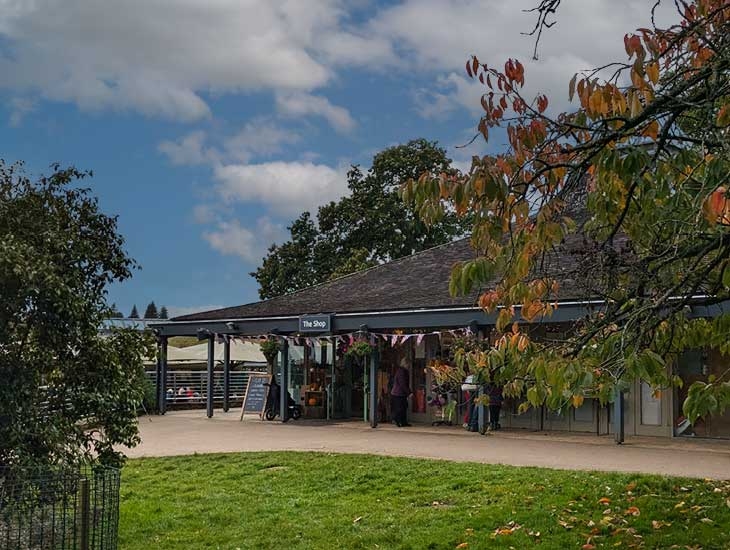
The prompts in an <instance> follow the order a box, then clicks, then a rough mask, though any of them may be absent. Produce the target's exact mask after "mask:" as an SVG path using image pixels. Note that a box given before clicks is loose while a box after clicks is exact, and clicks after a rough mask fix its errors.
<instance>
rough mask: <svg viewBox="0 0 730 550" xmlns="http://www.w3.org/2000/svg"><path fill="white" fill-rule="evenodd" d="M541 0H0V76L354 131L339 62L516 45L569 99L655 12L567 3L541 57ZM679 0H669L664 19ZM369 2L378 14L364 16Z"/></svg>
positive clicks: (50, 88)
mask: <svg viewBox="0 0 730 550" xmlns="http://www.w3.org/2000/svg"><path fill="white" fill-rule="evenodd" d="M536 2H537V0H511V1H506V0H401V1H399V2H394V3H391V4H389V5H388V6H387V7H382V8H377V7H376V8H375V9H370V8H372V6H373V4H369V3H367V4H368V10H362V8H363V2H362V1H353V0H246V1H241V0H178V1H176V2H170V1H169V0H125V1H123V2H119V1H118V2H98V1H95V0H33V1H30V0H28V1H22V0H0V39H2V41H3V43H4V44H5V45H6V47H5V48H4V51H5V53H4V54H0V88H6V89H9V90H12V91H13V92H14V93H18V94H19V95H22V96H23V97H25V96H27V95H28V92H30V93H31V94H37V95H38V96H39V97H41V98H47V99H52V100H61V101H71V102H74V103H76V104H77V105H79V106H80V107H81V108H84V109H91V110H99V109H123V110H135V111H138V112H141V113H145V114H148V115H154V116H161V117H167V118H172V119H176V120H186V121H190V120H197V119H201V118H205V117H209V116H210V115H211V113H210V108H209V106H208V104H207V102H206V99H205V98H206V96H207V95H209V94H216V95H217V94H225V93H231V94H235V93H240V92H250V91H262V90H263V91H269V92H273V93H275V94H276V95H277V107H278V108H279V109H280V110H281V112H283V113H284V114H287V115H290V116H321V117H324V118H325V119H326V120H327V121H328V122H329V123H330V124H331V125H332V126H333V127H334V128H335V129H337V130H338V131H340V132H347V131H351V130H352V129H353V128H354V126H355V123H354V120H353V118H352V116H351V115H350V113H349V112H348V111H347V109H346V107H347V106H336V105H332V104H331V103H330V102H329V101H328V100H327V99H326V98H325V97H324V96H323V95H322V94H321V92H317V91H318V90H322V89H323V88H324V87H326V86H327V85H328V84H330V83H331V82H332V81H333V80H334V79H335V78H337V76H338V75H337V72H338V70H340V69H342V68H343V67H347V68H352V67H362V68H365V69H367V70H369V71H371V72H374V73H382V72H384V71H386V70H387V71H392V70H393V69H394V68H395V69H397V70H400V71H403V72H404V74H408V75H411V74H413V73H418V74H419V75H423V76H426V77H427V78H433V79H436V78H437V77H438V76H439V75H440V76H441V77H442V78H446V79H449V78H451V76H450V75H452V74H455V75H458V76H459V77H460V78H463V75H464V73H463V66H464V63H465V61H466V59H467V57H468V56H469V55H471V54H473V53H475V54H477V55H479V56H480V58H481V59H482V60H484V61H486V62H488V63H491V64H495V65H497V66H501V65H502V63H503V62H504V61H505V60H506V59H507V58H508V57H517V58H519V59H520V60H522V61H523V63H524V64H525V65H526V68H527V78H528V85H529V86H530V91H536V90H538V89H539V90H541V91H545V92H548V93H549V94H551V95H552V96H554V97H553V101H555V102H558V103H562V102H563V101H564V99H565V97H566V95H567V94H566V82H567V81H568V80H569V78H570V75H571V74H572V73H573V72H575V71H577V70H580V69H586V68H591V67H594V66H597V65H601V64H603V63H604V62H606V61H611V60H616V59H624V58H625V52H624V51H623V44H622V37H623V35H624V34H625V33H626V32H628V31H631V30H632V29H634V28H636V27H638V26H645V25H647V24H648V23H649V12H650V9H651V6H652V4H653V0H642V1H638V0H581V1H573V2H567V1H566V2H563V3H562V4H561V6H560V8H559V10H558V13H557V15H556V19H557V25H556V26H555V27H554V28H552V29H549V30H548V31H547V32H546V33H544V35H543V39H542V43H541V45H540V60H539V61H538V62H533V61H530V58H531V56H532V49H533V44H534V38H533V37H528V36H522V35H521V33H522V32H524V31H528V30H530V29H531V27H532V25H533V24H534V21H535V16H534V14H526V13H524V11H523V10H524V9H526V8H532V7H534V6H535V4H536ZM672 4H673V3H672V2H663V3H662V5H661V7H660V10H659V11H660V20H661V21H662V22H666V21H667V20H669V19H671V18H670V17H668V15H669V14H672V13H673V7H672ZM366 12H370V13H374V15H373V16H372V18H371V19H370V20H369V21H359V20H358V14H362V13H366ZM451 83H452V86H455V87H456V89H455V90H452V91H447V90H444V89H442V88H440V87H439V84H438V82H437V83H436V84H437V85H436V88H437V89H436V90H435V91H434V94H435V95H432V96H431V97H430V99H431V101H428V99H429V98H428V94H423V93H422V94H421V105H422V106H424V107H425V108H424V115H426V116H438V115H439V114H441V115H443V114H448V112H449V110H453V109H454V108H460V106H461V105H463V104H464V97H465V96H460V95H459V94H460V89H459V87H458V84H455V83H454V81H451ZM439 94H441V95H439ZM453 96H456V98H454V97H453ZM450 100H451V101H450Z"/></svg>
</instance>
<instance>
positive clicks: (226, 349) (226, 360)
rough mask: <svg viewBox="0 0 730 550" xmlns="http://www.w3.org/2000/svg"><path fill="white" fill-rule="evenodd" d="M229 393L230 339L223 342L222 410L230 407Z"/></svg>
mask: <svg viewBox="0 0 730 550" xmlns="http://www.w3.org/2000/svg"><path fill="white" fill-rule="evenodd" d="M230 393H231V339H230V337H228V338H226V339H225V341H224V342H223V412H228V409H230V403H229V398H230V395H229V394H230Z"/></svg>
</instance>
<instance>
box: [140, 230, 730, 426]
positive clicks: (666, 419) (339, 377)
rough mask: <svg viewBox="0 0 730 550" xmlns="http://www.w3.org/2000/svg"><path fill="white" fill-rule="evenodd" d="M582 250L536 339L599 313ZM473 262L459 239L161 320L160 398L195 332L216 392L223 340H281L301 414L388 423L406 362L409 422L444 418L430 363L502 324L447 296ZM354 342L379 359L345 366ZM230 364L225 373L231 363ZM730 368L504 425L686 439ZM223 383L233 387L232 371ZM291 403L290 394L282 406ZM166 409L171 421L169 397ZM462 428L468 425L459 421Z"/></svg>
mask: <svg viewBox="0 0 730 550" xmlns="http://www.w3.org/2000/svg"><path fill="white" fill-rule="evenodd" d="M580 247H581V242H580V240H579V238H578V237H577V236H573V237H572V238H569V239H568V241H567V242H566V243H565V244H564V246H563V247H562V249H561V252H560V253H559V255H558V256H557V257H556V258H555V259H554V260H553V264H552V266H551V267H550V270H551V271H550V276H552V277H554V278H556V279H557V280H558V281H559V282H560V285H561V291H560V296H561V300H560V301H559V302H558V308H557V309H556V310H555V312H554V313H553V315H552V316H551V317H550V318H548V319H546V320H543V321H541V322H540V323H539V324H532V325H529V330H530V333H531V336H532V337H533V338H536V339H539V338H552V337H558V336H561V335H564V334H566V333H567V332H568V331H570V330H571V327H572V326H573V323H574V322H575V321H576V320H578V319H580V318H583V317H585V316H586V315H587V314H589V313H592V312H595V311H597V310H600V309H601V308H602V307H603V302H602V301H601V300H595V299H591V298H590V297H587V296H585V293H584V292H582V291H581V289H580V284H579V281H577V280H575V275H574V274H575V273H576V272H577V270H576V269H574V268H575V264H576V262H577V260H576V258H575V253H576V251H578V250H579V249H580ZM473 256H474V252H473V250H472V249H471V247H470V245H469V241H468V239H463V240H459V241H455V242H452V243H449V244H446V245H442V246H438V247H435V248H432V249H429V250H426V251H424V252H421V253H418V254H414V255H411V256H408V257H405V258H402V259H399V260H395V261H392V262H389V263H386V264H383V265H380V266H377V267H373V268H371V269H367V270H364V271H360V272H357V273H354V274H351V275H348V276H345V277H341V278H338V279H335V280H332V281H328V282H326V283H323V284H319V285H315V286H312V287H310V288H307V289H304V290H301V291H297V292H294V293H291V294H288V295H284V296H280V297H277V298H272V299H269V300H263V301H260V302H255V303H251V304H245V305H241V306H234V307H227V308H223V309H217V310H213V311H206V312H201V313H195V314H191V315H185V316H181V317H176V318H174V319H172V320H170V321H165V322H159V323H153V324H152V326H153V328H154V329H155V331H156V332H157V334H158V336H159V342H160V354H159V360H158V365H157V369H158V381H160V383H159V384H158V394H159V395H162V396H164V392H165V382H164V380H165V370H166V358H165V349H166V345H167V344H166V342H167V338H169V337H172V336H195V335H197V336H198V337H199V338H200V339H201V340H205V339H207V340H208V342H209V349H210V350H211V352H210V360H209V362H208V370H209V372H208V377H209V380H210V381H211V385H212V380H213V369H214V358H213V351H212V350H213V346H214V342H215V341H216V340H222V341H223V342H224V343H225V342H228V341H230V339H232V338H259V337H272V336H273V337H277V338H280V339H281V342H282V350H281V352H280V354H279V360H278V362H277V363H278V366H277V373H276V374H277V375H278V376H279V377H280V380H284V381H286V387H287V388H288V389H289V391H290V393H291V394H292V396H293V397H294V399H295V400H296V401H298V402H299V403H300V404H301V405H302V406H303V407H304V411H305V416H307V417H311V418H323V419H345V418H360V419H363V420H366V421H368V422H370V423H371V425H372V426H373V427H375V426H376V425H377V424H378V423H379V422H383V421H388V420H389V399H388V395H387V392H388V390H387V387H388V380H389V376H390V373H391V372H392V371H393V369H394V368H395V367H396V366H397V365H399V364H401V363H402V362H405V363H406V364H407V365H408V366H409V372H410V384H411V389H412V390H413V393H414V395H413V398H412V400H411V402H410V405H409V407H410V410H409V417H410V419H411V420H412V421H414V422H432V421H435V420H439V419H440V414H441V411H440V410H439V408H438V407H432V406H429V400H430V396H431V382H432V380H431V377H430V374H429V372H428V370H427V369H426V365H427V364H428V362H429V361H430V360H431V359H433V358H436V357H442V356H445V355H446V353H447V350H448V347H449V345H450V344H451V342H452V341H453V338H454V337H455V335H458V334H459V332H460V331H462V332H463V331H471V332H476V333H478V334H480V335H481V336H482V337H484V338H490V335H491V334H492V332H493V327H494V323H495V321H496V315H490V314H486V313H485V312H484V311H483V310H481V309H480V308H478V307H477V306H476V305H475V304H476V299H477V295H478V292H477V291H474V292H473V293H472V294H471V295H468V296H458V297H453V296H450V295H449V292H448V286H449V285H448V281H449V277H450V273H451V267H452V266H453V265H454V263H455V262H457V261H463V260H467V259H471V258H473ZM726 311H727V308H726V307H725V306H723V305H714V306H705V305H703V303H702V300H700V299H698V300H697V301H696V303H694V304H693V305H692V306H691V315H693V316H697V317H710V316H713V315H718V314H720V313H722V312H726ZM525 326H527V325H525ZM352 338H366V339H368V340H370V341H372V342H374V343H375V345H374V349H373V352H372V353H371V354H370V355H369V356H368V357H364V358H361V359H358V360H355V359H352V358H348V357H346V356H345V357H343V355H342V353H341V351H342V350H341V349H339V350H338V346H342V345H343V343H344V345H347V343H349V341H350V340H351V339H352ZM224 345H226V347H227V344H224ZM223 365H224V366H223V368H224V371H225V369H226V368H227V367H226V365H227V361H226V360H225V359H224V362H223ZM727 367H728V359H727V358H724V357H722V356H721V355H720V354H717V353H714V352H713V351H712V350H709V351H702V350H700V351H698V352H696V353H695V352H693V353H687V354H685V356H683V357H682V358H681V359H680V361H679V362H678V364H677V365H673V366H672V368H673V369H676V373H677V374H680V376H682V377H683V378H684V379H685V386H684V390H681V389H680V390H677V389H667V390H665V391H662V392H661V393H660V394H659V395H656V394H655V393H654V392H653V391H652V389H651V388H650V387H649V386H648V385H647V384H645V383H642V382H637V383H636V384H634V386H633V387H632V388H631V391H630V392H628V393H627V394H625V395H624V398H623V406H619V407H614V406H613V405H609V406H608V407H605V406H600V404H599V403H598V401H597V400H595V399H585V401H584V403H583V405H582V406H581V407H579V408H577V409H571V410H570V412H569V413H568V414H565V415H560V414H557V413H554V412H552V411H548V410H546V409H531V410H530V411H528V412H527V413H524V414H518V412H517V410H518V407H519V402H517V401H509V400H507V401H505V403H504V406H503V407H502V415H501V425H502V426H503V427H505V428H522V429H528V430H562V431H571V432H587V433H593V434H596V435H607V434H611V433H614V432H615V431H616V430H615V429H614V427H615V426H619V427H622V429H623V433H625V434H626V435H651V436H665V437H672V436H675V435H680V434H681V435H688V434H689V433H691V431H692V429H689V430H685V429H683V428H684V426H683V425H682V423H681V400H682V399H683V394H682V392H683V391H686V387H687V384H689V383H691V382H692V381H694V380H705V379H707V378H708V377H709V376H710V375H711V374H713V373H715V371H724V370H725V369H726V368H727ZM223 376H224V379H225V376H226V375H225V373H224V375H223ZM284 396H285V392H282V399H283V398H284ZM160 403H161V412H163V413H164V398H163V399H161V400H160ZM283 409H284V404H283V402H282V410H283ZM207 414H208V416H212V415H213V414H214V411H213V403H212V401H210V402H209V403H208V404H207ZM620 419H622V421H621V420H620ZM455 422H456V423H459V424H460V423H461V420H460V418H458V417H457V418H456V420H455ZM693 430H694V432H695V433H696V435H698V436H706V437H730V414H726V415H724V416H719V417H713V418H711V419H709V420H707V421H706V422H704V423H702V422H701V423H699V424H698V425H697V426H695V427H694V428H693Z"/></svg>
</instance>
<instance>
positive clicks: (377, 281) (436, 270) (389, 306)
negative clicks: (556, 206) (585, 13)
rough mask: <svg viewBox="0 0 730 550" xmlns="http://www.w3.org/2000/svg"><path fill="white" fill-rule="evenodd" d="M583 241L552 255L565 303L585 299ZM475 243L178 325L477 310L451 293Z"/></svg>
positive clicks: (571, 240)
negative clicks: (579, 275)
mask: <svg viewBox="0 0 730 550" xmlns="http://www.w3.org/2000/svg"><path fill="white" fill-rule="evenodd" d="M582 250H584V249H583V246H582V237H581V236H580V235H575V234H574V235H571V236H569V237H568V239H567V241H566V243H565V244H564V245H563V246H562V247H561V250H560V251H559V252H558V253H557V254H556V255H554V256H553V257H552V260H551V261H550V266H548V270H547V271H548V273H549V274H550V275H551V276H553V277H555V278H557V279H558V280H559V281H560V282H561V291H560V299H561V300H567V299H580V298H581V295H582V294H583V292H581V289H580V288H579V284H578V281H576V277H575V275H574V274H575V272H576V265H577V262H578V259H577V256H578V255H579V254H577V252H579V251H582ZM474 256H475V254H474V250H473V249H472V248H471V246H470V244H469V239H468V238H465V239H461V240H458V241H454V242H451V243H448V244H444V245H441V246H437V247H434V248H430V249H428V250H425V251H423V252H419V253H417V254H413V255H411V256H406V257H404V258H400V259H398V260H394V261H392V262H389V263H386V264H382V265H379V266H376V267H373V268H370V269H366V270H364V271H359V272H357V273H353V274H351V275H347V276H345V277H340V278H338V279H335V280H332V281H328V282H325V283H322V284H319V285H316V286H312V287H309V288H306V289H303V290H299V291H297V292H293V293H291V294H286V295H283V296H279V297H276V298H271V299H269V300H263V301H261V302H255V303H251V304H245V305H241V306H234V307H227V308H223V309H216V310H212V311H205V312H201V313H193V314H190V315H183V316H180V317H175V318H174V319H173V320H174V321H209V320H220V319H245V318H248V317H276V316H298V315H303V314H309V313H362V312H366V311H393V310H403V309H435V308H444V307H456V306H474V305H476V299H477V296H478V294H479V292H478V290H475V291H474V292H472V293H471V294H470V295H468V296H457V297H452V296H450V295H449V276H450V274H451V268H452V266H453V265H454V264H455V263H456V262H458V261H463V260H468V259H472V258H474Z"/></svg>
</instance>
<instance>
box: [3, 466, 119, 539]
mask: <svg viewBox="0 0 730 550" xmlns="http://www.w3.org/2000/svg"><path fill="white" fill-rule="evenodd" d="M118 525H119V470H116V469H112V468H100V467H94V468H88V469H84V470H66V469H64V470H59V471H54V472H52V473H47V474H44V475H36V476H32V477H30V476H22V475H18V474H16V473H15V472H14V471H10V470H8V471H5V470H0V550H77V549H78V550H115V549H116V548H117V530H118Z"/></svg>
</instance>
